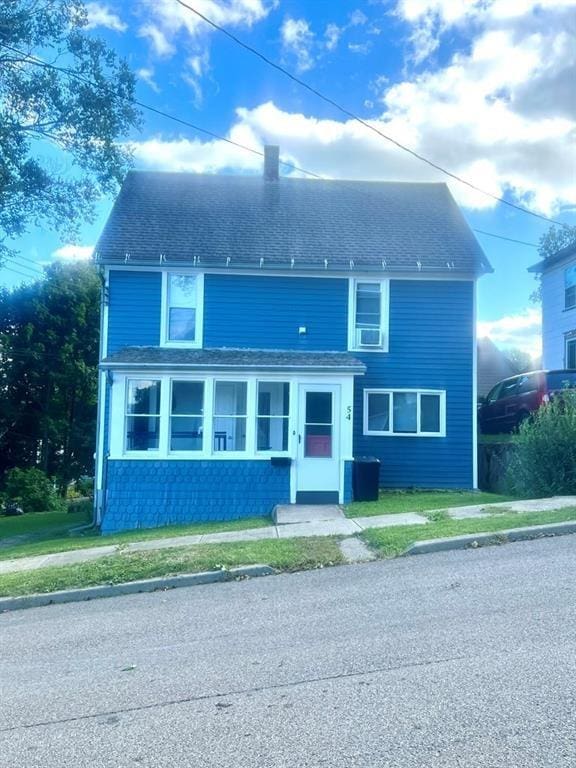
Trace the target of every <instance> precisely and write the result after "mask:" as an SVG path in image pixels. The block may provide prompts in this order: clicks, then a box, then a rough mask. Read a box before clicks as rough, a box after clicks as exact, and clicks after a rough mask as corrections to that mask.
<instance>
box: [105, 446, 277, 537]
mask: <svg viewBox="0 0 576 768" xmlns="http://www.w3.org/2000/svg"><path fill="white" fill-rule="evenodd" d="M289 501H290V468H289V467H273V466H272V465H271V463H270V462H269V461H166V460H165V461H162V460H159V461H148V460H145V461H138V460H135V461H132V460H130V461H122V460H114V461H110V462H108V493H107V498H106V511H105V514H104V519H103V521H102V532H103V533H113V532H114V531H121V530H128V529H133V528H155V527H158V526H161V525H174V524H183V523H196V522H206V521H210V520H237V519H240V518H244V517H262V516H265V515H269V514H270V513H271V512H272V509H273V507H274V506H275V505H276V504H287V503H289Z"/></svg>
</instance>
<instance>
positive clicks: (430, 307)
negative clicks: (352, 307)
mask: <svg viewBox="0 0 576 768" xmlns="http://www.w3.org/2000/svg"><path fill="white" fill-rule="evenodd" d="M473 290H474V288H473V283H472V282H459V281H445V282H441V281H417V280H392V281H391V283H390V348H389V353H388V354H378V353H371V354H370V353H359V352H356V353H354V354H355V355H356V356H357V357H359V358H361V359H362V360H363V361H364V362H365V363H366V365H367V367H368V370H367V373H366V375H365V376H361V377H357V378H356V380H355V398H354V408H355V419H354V455H356V456H376V457H377V458H379V459H380V461H381V468H380V483H381V485H382V486H383V487H411V486H416V487H421V488H426V487H428V488H470V487H472V485H473V474H472V461H473V453H472V440H473V437H472V427H473V419H474V418H475V416H476V414H475V412H474V408H473V404H472V374H473V354H474V351H473V336H472V333H473V322H474V318H473ZM365 388H366V389H378V388H382V389H390V388H392V389H393V388H398V389H416V388H421V389H444V390H446V412H447V419H446V437H445V438H438V437H433V438H432V437H374V436H364V435H363V434H362V431H363V425H362V420H363V390H364V389H365Z"/></svg>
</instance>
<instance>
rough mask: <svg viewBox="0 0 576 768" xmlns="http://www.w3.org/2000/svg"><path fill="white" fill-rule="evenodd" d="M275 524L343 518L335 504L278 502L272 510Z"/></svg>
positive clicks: (340, 509) (341, 512)
mask: <svg viewBox="0 0 576 768" xmlns="http://www.w3.org/2000/svg"><path fill="white" fill-rule="evenodd" d="M272 519H273V520H274V522H275V523H276V525H292V524H293V523H318V522H324V521H326V520H345V519H346V518H345V517H344V512H343V511H342V508H341V507H339V506H338V505H337V504H278V506H276V507H274V511H273V512H272Z"/></svg>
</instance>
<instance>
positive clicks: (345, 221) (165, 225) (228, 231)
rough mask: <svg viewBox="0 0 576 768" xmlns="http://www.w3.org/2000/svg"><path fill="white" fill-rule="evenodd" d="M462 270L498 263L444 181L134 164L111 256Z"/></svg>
mask: <svg viewBox="0 0 576 768" xmlns="http://www.w3.org/2000/svg"><path fill="white" fill-rule="evenodd" d="M127 254H129V260H130V261H132V262H135V263H142V262H144V263H151V264H160V262H161V258H163V259H165V260H166V262H167V263H168V264H170V263H174V262H177V263H186V264H196V265H200V266H206V267H226V266H228V267H230V268H234V267H237V268H242V267H244V268H246V267H252V268H254V267H255V266H256V267H259V268H263V269H279V268H283V269H289V268H293V269H296V270H297V269H299V268H300V269H312V268H321V269H327V270H339V271H342V270H345V271H350V270H351V269H362V268H366V269H379V270H382V269H384V270H386V269H389V270H410V271H414V270H421V271H430V270H434V271H441V272H442V273H449V272H450V271H454V272H457V273H464V274H467V275H478V274H481V273H483V272H486V271H490V270H491V267H490V265H489V263H488V261H487V259H486V257H485V255H484V253H483V251H482V249H481V248H480V246H479V244H478V242H477V241H476V239H475V237H474V235H473V234H472V232H471V230H470V228H469V227H468V225H467V223H466V221H465V219H464V217H463V216H462V214H461V212H460V210H459V208H458V206H457V205H456V203H455V202H454V200H453V198H452V196H451V195H450V192H449V191H448V188H447V186H446V185H445V184H424V183H400V182H363V181H338V180H335V181H333V180H326V181H325V180H313V179H293V178H286V177H283V178H280V179H279V180H278V181H272V182H271V181H264V180H263V179H262V178H260V177H256V176H221V175H218V176H217V175H199V174H191V173H161V172H148V171H131V172H130V173H128V175H127V176H126V179H125V181H124V184H123V185H122V189H121V191H120V193H119V195H118V198H117V200H116V203H115V205H114V207H113V209H112V213H111V214H110V217H109V219H108V222H107V224H106V226H105V228H104V231H103V233H102V235H101V237H100V240H99V242H98V245H97V246H96V258H97V259H98V261H100V262H103V263H118V262H122V263H123V262H124V261H125V260H126V258H127V257H126V255H127Z"/></svg>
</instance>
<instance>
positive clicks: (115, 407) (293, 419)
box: [109, 369, 354, 503]
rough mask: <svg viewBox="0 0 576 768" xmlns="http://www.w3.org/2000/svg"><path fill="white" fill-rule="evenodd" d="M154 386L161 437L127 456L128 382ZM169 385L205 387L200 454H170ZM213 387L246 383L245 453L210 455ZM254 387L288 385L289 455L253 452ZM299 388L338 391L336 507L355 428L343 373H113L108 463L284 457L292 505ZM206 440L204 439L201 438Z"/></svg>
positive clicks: (350, 379) (349, 382) (350, 378)
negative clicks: (287, 462) (151, 447)
mask: <svg viewBox="0 0 576 768" xmlns="http://www.w3.org/2000/svg"><path fill="white" fill-rule="evenodd" d="M138 379H140V380H154V381H160V382H161V392H160V437H159V448H158V450H150V451H127V450H126V449H125V405H126V392H127V381H128V380H130V381H132V380H138ZM172 381H201V382H203V383H204V425H203V432H204V435H205V438H204V441H203V449H202V450H201V451H170V450H169V424H170V392H171V388H172ZM216 381H245V382H246V383H247V423H246V450H245V451H215V450H214V441H213V440H212V433H213V418H214V415H213V413H214V396H213V395H214V383H215V382H216ZM258 381H271V382H286V383H288V384H289V385H290V412H289V417H288V450H287V451H257V450H256V419H257V408H258V394H257V393H258V388H257V382H258ZM300 384H312V385H314V384H316V385H324V386H328V385H338V386H339V387H340V393H341V401H340V412H339V418H340V420H339V429H340V456H339V465H340V487H339V491H338V495H339V501H340V503H343V502H344V467H345V462H346V461H352V435H353V424H354V410H353V409H354V375H353V374H352V373H350V372H346V373H301V374H297V373H294V372H291V373H289V374H282V373H279V372H278V373H277V372H274V373H268V372H266V371H262V372H258V371H250V372H249V373H246V372H242V371H226V372H225V373H213V372H210V373H207V372H199V371H187V372H182V373H178V372H173V373H166V372H161V373H159V372H157V371H156V372H155V371H154V370H152V369H148V370H147V369H139V370H134V371H130V372H126V371H123V372H114V373H113V375H112V386H111V392H110V409H109V434H110V455H109V459H110V460H112V461H114V460H123V461H207V460H209V461H270V459H271V457H273V456H286V457H289V458H291V459H292V463H291V466H290V500H291V502H292V503H294V502H295V501H296V487H297V472H298V428H299V423H300V422H299V416H300V414H299V412H298V387H299V385H300ZM206 436H208V437H206Z"/></svg>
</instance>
